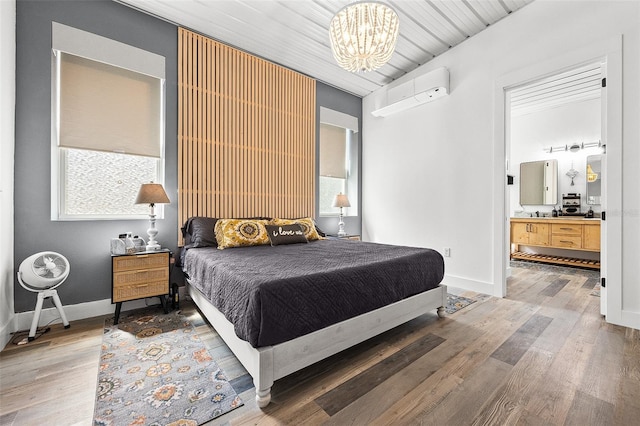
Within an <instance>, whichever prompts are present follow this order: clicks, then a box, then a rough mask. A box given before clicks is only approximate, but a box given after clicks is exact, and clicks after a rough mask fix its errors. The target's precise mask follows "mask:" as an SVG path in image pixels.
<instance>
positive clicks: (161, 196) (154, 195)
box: [136, 182, 171, 204]
mask: <svg viewBox="0 0 640 426" xmlns="http://www.w3.org/2000/svg"><path fill="white" fill-rule="evenodd" d="M170 202H171V200H169V197H167V193H166V192H164V188H163V187H162V185H161V184H159V183H153V182H152V183H143V184H142V186H141V187H140V191H138V197H137V198H136V204H167V203H170Z"/></svg>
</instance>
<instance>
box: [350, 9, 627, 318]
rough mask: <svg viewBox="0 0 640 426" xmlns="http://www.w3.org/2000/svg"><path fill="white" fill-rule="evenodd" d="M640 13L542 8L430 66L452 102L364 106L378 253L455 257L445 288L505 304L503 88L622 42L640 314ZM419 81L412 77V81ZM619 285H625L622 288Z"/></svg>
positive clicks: (369, 219)
mask: <svg viewBox="0 0 640 426" xmlns="http://www.w3.org/2000/svg"><path fill="white" fill-rule="evenodd" d="M639 24H640V3H639V2H627V1H566V2H565V1H544V0H537V1H535V2H533V3H531V4H529V5H527V6H525V7H524V8H522V9H520V10H519V11H517V12H515V13H513V14H512V15H510V16H509V17H508V18H507V19H504V20H502V21H500V22H498V23H496V24H495V25H493V26H491V27H489V28H488V29H486V30H485V31H483V32H482V33H480V34H478V35H476V36H474V37H472V38H471V39H469V40H466V41H465V42H463V43H462V44H460V45H458V46H456V47H455V48H453V49H451V50H449V51H447V52H445V53H444V54H442V55H440V56H439V57H437V58H435V59H434V60H432V61H430V62H429V63H427V64H425V65H424V66H423V67H422V70H423V71H424V69H435V68H437V67H441V66H445V67H447V68H449V70H450V73H451V94H450V95H449V96H447V97H445V98H443V99H440V100H437V101H435V102H433V103H429V104H425V105H422V106H420V107H417V108H414V109H412V110H409V111H406V112H404V113H400V114H397V115H392V116H390V117H387V118H374V117H373V116H372V115H371V114H370V113H371V111H372V110H374V109H376V108H377V107H379V106H380V104H381V103H382V101H383V99H384V96H385V90H386V89H385V88H383V89H380V90H378V91H376V92H375V93H373V94H371V95H369V96H367V97H366V98H365V99H364V102H363V122H364V123H363V124H364V126H363V160H364V161H363V211H364V216H363V235H364V238H365V239H368V240H372V241H379V242H389V243H398V244H409V245H417V246H424V247H433V248H435V249H437V250H440V251H442V249H443V247H451V257H450V258H446V259H445V260H446V277H445V283H447V284H450V285H457V286H462V287H464V288H469V289H475V290H481V291H484V292H486V293H489V294H499V291H496V287H498V286H500V285H501V283H499V282H497V281H499V279H498V278H497V277H498V276H499V275H500V273H501V272H500V271H497V270H496V269H497V267H496V264H497V263H496V262H495V259H494V247H493V243H494V233H498V232H500V229H497V228H496V227H497V226H499V225H497V224H500V220H496V216H499V215H501V214H502V212H501V211H494V206H495V205H496V204H498V203H497V200H499V199H500V197H501V196H502V195H501V194H500V193H498V192H497V191H498V189H495V185H494V182H495V178H494V174H502V173H503V170H504V165H503V164H502V162H501V161H499V160H495V158H496V156H495V155H494V150H496V145H495V142H494V141H495V140H496V138H497V137H496V134H495V133H494V120H495V117H494V111H495V103H499V102H502V99H494V93H495V90H494V89H495V85H496V84H497V82H498V80H500V79H501V78H502V77H503V76H505V75H507V74H510V73H514V72H516V71H518V70H522V69H525V68H528V67H531V66H535V65H536V64H539V63H541V62H544V61H547V60H549V58H553V57H558V56H562V55H565V54H567V53H568V52H572V51H574V50H578V49H583V48H585V46H590V45H591V44H592V43H596V42H602V41H603V40H609V39H611V38H613V37H616V36H619V35H620V34H622V35H623V52H622V54H623V70H622V71H623V73H622V74H623V76H624V78H623V82H622V84H623V92H624V97H623V105H622V106H623V117H622V122H623V129H622V132H623V135H622V137H623V146H622V152H624V157H623V167H622V182H623V185H622V198H623V209H622V211H618V212H609V213H610V214H615V215H620V216H621V222H622V228H623V232H622V237H620V236H617V237H614V238H622V265H623V269H622V284H621V285H622V287H623V288H622V293H623V295H624V296H623V300H624V308H625V309H628V310H630V311H635V312H637V313H640V284H639V281H638V278H637V277H638V276H640V266H639V264H640V262H638V261H637V259H638V258H639V253H638V248H637V247H638V240H639V237H640V226H639V218H640V209H639V206H640V186H639V185H638V182H640V172H639V169H640V168H639V167H638V164H639V159H640V155H639V154H640V148H639V146H640V144H639V143H638V141H639V140H640V130H639V128H638V123H639V122H640V120H638V117H639V116H640V108H639V106H640V100H639V99H640V87H639V82H640V79H638V75H640V70H639V66H638V62H639V59H640V41H639V30H638V29H639V28H640V25H639ZM410 77H411V74H409V75H408V76H407V78H410ZM618 285H620V283H618Z"/></svg>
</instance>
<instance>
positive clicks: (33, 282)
mask: <svg viewBox="0 0 640 426" xmlns="http://www.w3.org/2000/svg"><path fill="white" fill-rule="evenodd" d="M68 276H69V261H68V260H67V259H66V258H65V257H64V256H63V255H61V254H59V253H56V252H53V251H43V252H40V253H36V254H34V255H31V256H29V257H27V258H26V259H25V260H23V261H22V263H21V264H20V267H19V268H18V282H19V283H20V285H21V286H22V287H24V288H25V289H26V290H29V291H33V292H34V293H38V301H37V303H36V310H35V312H34V314H33V321H32V322H31V329H30V330H29V341H32V340H33V339H35V338H36V337H35V336H36V329H37V328H38V321H39V320H40V313H41V312H42V304H43V303H44V299H47V298H49V297H51V298H53V303H54V304H55V305H56V308H57V309H58V312H59V313H60V318H61V319H62V323H63V324H64V328H69V321H67V317H66V315H65V314H64V310H63V309H62V302H60V297H59V296H58V292H57V290H56V287H58V286H59V285H60V284H62V283H63V282H64V280H66V279H67V277H68Z"/></svg>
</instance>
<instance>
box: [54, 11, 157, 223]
mask: <svg viewBox="0 0 640 426" xmlns="http://www.w3.org/2000/svg"><path fill="white" fill-rule="evenodd" d="M52 44H53V53H52V54H53V56H52V58H53V62H52V71H53V77H54V78H53V79H52V80H53V88H52V91H53V107H52V111H53V114H52V126H53V132H52V134H53V137H52V180H51V181H52V197H51V198H52V209H51V218H52V219H53V220H75V219H124V218H148V206H145V205H136V204H134V202H135V198H136V195H137V193H138V190H139V188H140V185H141V184H142V183H145V182H151V181H153V182H159V183H162V181H163V171H164V156H163V153H164V58H162V57H160V56H158V55H155V54H152V53H149V52H145V51H142V50H140V49H137V48H133V47H131V46H127V45H124V44H122V43H118V42H115V41H113V40H109V39H106V38H103V37H99V36H96V35H94V34H90V33H86V32H84V31H80V30H76V29H74V28H71V27H67V26H64V25H60V24H56V23H54V26H53V43H52ZM132 49H133V51H132ZM134 55H135V56H134ZM140 61H143V62H144V63H142V64H140V63H138V62H140ZM158 210H159V211H158V213H160V214H159V216H160V215H161V214H162V210H161V209H158Z"/></svg>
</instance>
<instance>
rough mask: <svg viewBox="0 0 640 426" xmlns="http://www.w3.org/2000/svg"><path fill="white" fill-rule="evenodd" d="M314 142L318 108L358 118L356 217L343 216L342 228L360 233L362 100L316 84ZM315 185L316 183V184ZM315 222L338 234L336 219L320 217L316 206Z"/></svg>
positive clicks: (317, 138)
mask: <svg viewBox="0 0 640 426" xmlns="http://www.w3.org/2000/svg"><path fill="white" fill-rule="evenodd" d="M345 72H346V71H345ZM316 102H317V105H316V119H317V124H318V125H316V141H317V140H319V138H320V125H319V120H320V107H321V106H323V107H325V108H329V109H332V110H334V111H339V112H343V113H345V114H349V115H351V116H353V117H358V127H359V129H358V153H359V154H360V155H358V168H357V173H358V216H345V218H344V228H345V231H346V232H347V234H357V235H361V233H362V98H360V97H358V96H355V95H351V94H349V93H347V92H343V91H342V90H340V89H336V88H335V87H333V86H329V85H327V84H324V83H322V82H320V81H318V82H317V84H316ZM319 150H320V147H319V145H316V170H318V168H319V162H320V155H319ZM316 185H317V182H316ZM318 192H319V191H318V187H316V199H318ZM316 222H317V223H318V226H319V227H320V228H321V229H322V230H323V231H325V232H329V233H333V234H335V233H337V232H338V218H337V217H320V215H319V207H318V206H317V205H316Z"/></svg>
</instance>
